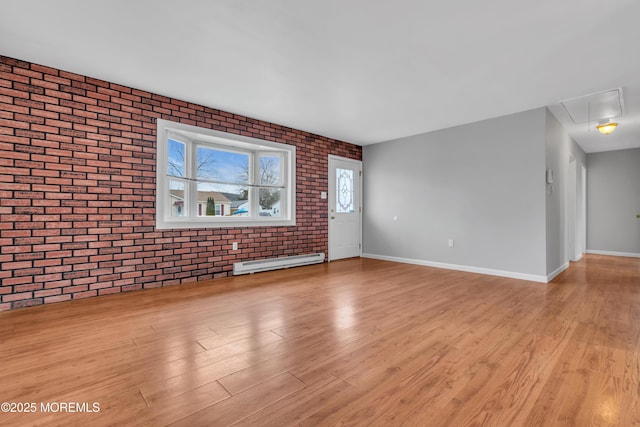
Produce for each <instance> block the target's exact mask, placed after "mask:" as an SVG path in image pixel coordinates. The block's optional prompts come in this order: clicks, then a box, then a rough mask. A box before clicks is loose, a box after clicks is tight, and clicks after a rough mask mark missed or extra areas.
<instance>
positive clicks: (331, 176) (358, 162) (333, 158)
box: [327, 154, 363, 262]
mask: <svg viewBox="0 0 640 427" xmlns="http://www.w3.org/2000/svg"><path fill="white" fill-rule="evenodd" d="M333 161H341V162H348V163H353V164H354V165H356V166H357V167H358V170H359V171H360V175H359V179H358V188H357V191H358V196H357V197H358V209H359V212H358V225H359V227H358V243H359V250H358V256H360V257H361V256H362V175H363V173H362V160H355V159H349V158H348V157H340V156H336V155H334V154H329V156H328V159H327V175H328V177H327V193H329V188H330V187H331V186H330V185H329V183H330V182H331V180H333V181H335V179H336V177H335V176H334V174H332V173H331V169H332V163H333ZM334 189H335V185H334ZM334 197H335V196H334ZM329 200H331V197H330V196H329V195H327V261H328V262H331V261H332V260H333V258H332V257H331V255H332V254H331V228H332V227H331V206H330V205H329Z"/></svg>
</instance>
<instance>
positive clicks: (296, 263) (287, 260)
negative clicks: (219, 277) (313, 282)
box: [233, 252, 324, 276]
mask: <svg viewBox="0 0 640 427" xmlns="http://www.w3.org/2000/svg"><path fill="white" fill-rule="evenodd" d="M321 262H324V252H318V253H317V254H308V255H294V256H287V257H282V258H269V259H258V260H255V261H245V262H235V263H233V275H234V276H237V275H239V274H249V273H258V272H260V271H268V270H278V269H280V268H289V267H300V266H302V265H310V264H318V263H321Z"/></svg>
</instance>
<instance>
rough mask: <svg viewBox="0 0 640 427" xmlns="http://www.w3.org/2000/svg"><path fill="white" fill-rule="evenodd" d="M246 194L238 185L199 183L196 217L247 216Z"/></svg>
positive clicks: (245, 190)
mask: <svg viewBox="0 0 640 427" xmlns="http://www.w3.org/2000/svg"><path fill="white" fill-rule="evenodd" d="M248 194H249V193H248V191H247V189H246V188H244V187H242V186H238V185H225V184H210V183H199V184H198V200H197V205H198V206H197V209H196V212H197V216H200V217H207V216H217V217H220V216H232V215H233V216H248V215H249V200H248Z"/></svg>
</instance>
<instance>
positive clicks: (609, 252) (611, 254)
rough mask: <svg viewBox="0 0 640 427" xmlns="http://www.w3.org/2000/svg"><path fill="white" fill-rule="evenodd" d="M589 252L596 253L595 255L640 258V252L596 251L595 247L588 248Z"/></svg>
mask: <svg viewBox="0 0 640 427" xmlns="http://www.w3.org/2000/svg"><path fill="white" fill-rule="evenodd" d="M587 253H588V254H594V255H609V256H624V257H629V258H640V254H639V253H635V252H615V251H596V250H593V249H587Z"/></svg>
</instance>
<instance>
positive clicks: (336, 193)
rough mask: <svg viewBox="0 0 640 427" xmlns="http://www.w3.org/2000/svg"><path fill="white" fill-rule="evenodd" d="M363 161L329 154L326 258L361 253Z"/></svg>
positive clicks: (349, 256) (352, 255) (347, 256)
mask: <svg viewBox="0 0 640 427" xmlns="http://www.w3.org/2000/svg"><path fill="white" fill-rule="evenodd" d="M361 178H362V162H360V161H358V160H351V159H345V158H343V157H337V156H332V155H330V156H329V197H328V202H329V261H333V260H336V259H342V258H353V257H358V256H360V253H361V249H360V248H361V234H362V225H361V223H362V209H361V204H362V186H361V182H362V180H361Z"/></svg>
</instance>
